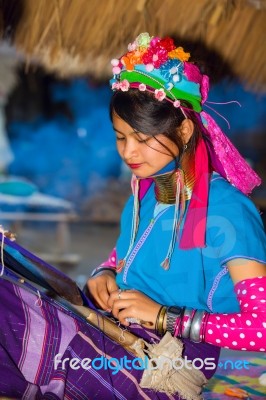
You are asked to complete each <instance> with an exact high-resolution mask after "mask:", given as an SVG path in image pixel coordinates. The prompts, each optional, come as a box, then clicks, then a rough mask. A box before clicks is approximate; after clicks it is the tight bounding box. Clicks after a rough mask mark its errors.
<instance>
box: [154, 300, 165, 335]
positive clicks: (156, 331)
mask: <svg viewBox="0 0 266 400" xmlns="http://www.w3.org/2000/svg"><path fill="white" fill-rule="evenodd" d="M162 308H163V306H161V307H160V309H159V311H158V314H157V317H156V321H155V326H154V329H155V333H156V335H158V320H159V315H160V312H161V310H162Z"/></svg>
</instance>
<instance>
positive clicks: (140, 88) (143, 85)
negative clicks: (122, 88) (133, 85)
mask: <svg viewBox="0 0 266 400" xmlns="http://www.w3.org/2000/svg"><path fill="white" fill-rule="evenodd" d="M139 90H140V91H141V92H145V90H146V85H145V83H141V84H140V85H139Z"/></svg>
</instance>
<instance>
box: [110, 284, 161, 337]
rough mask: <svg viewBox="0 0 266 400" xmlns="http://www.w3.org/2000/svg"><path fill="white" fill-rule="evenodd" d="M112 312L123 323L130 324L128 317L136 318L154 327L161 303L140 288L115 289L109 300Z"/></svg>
mask: <svg viewBox="0 0 266 400" xmlns="http://www.w3.org/2000/svg"><path fill="white" fill-rule="evenodd" d="M108 306H109V307H110V309H111V310H112V314H113V316H114V317H115V318H117V319H118V320H119V321H120V322H121V324H123V325H125V326H128V325H129V323H128V322H127V321H126V318H135V319H138V320H140V321H141V325H143V326H144V327H147V328H150V329H154V328H155V322H156V318H157V314H158V312H159V310H160V308H161V304H158V303H156V302H155V301H154V300H152V299H151V298H150V297H148V296H146V295H145V294H143V293H142V292H139V291H138V290H121V289H119V290H115V291H113V292H112V293H111V294H110V296H109V300H108Z"/></svg>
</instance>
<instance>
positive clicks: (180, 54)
mask: <svg viewBox="0 0 266 400" xmlns="http://www.w3.org/2000/svg"><path fill="white" fill-rule="evenodd" d="M168 56H169V57H170V58H177V59H178V60H180V61H188V60H189V58H190V53H186V52H185V51H184V49H183V47H177V48H176V49H174V50H172V51H170V53H168Z"/></svg>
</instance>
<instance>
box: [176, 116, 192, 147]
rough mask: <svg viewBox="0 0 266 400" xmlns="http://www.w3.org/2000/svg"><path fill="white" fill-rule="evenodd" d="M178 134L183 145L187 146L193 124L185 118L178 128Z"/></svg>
mask: <svg viewBox="0 0 266 400" xmlns="http://www.w3.org/2000/svg"><path fill="white" fill-rule="evenodd" d="M179 132H180V134H181V137H182V140H183V143H184V145H185V144H187V143H188V142H189V140H190V138H191V136H192V135H193V132H194V123H193V122H192V121H191V119H189V118H186V119H184V120H183V122H182V124H181V125H180V127H179Z"/></svg>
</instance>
